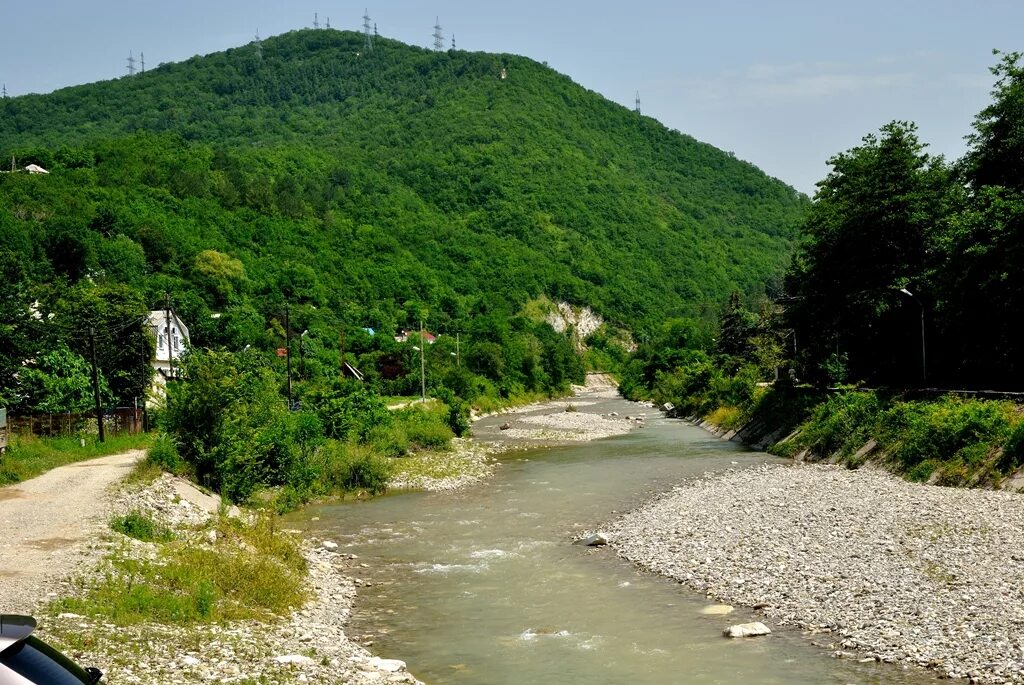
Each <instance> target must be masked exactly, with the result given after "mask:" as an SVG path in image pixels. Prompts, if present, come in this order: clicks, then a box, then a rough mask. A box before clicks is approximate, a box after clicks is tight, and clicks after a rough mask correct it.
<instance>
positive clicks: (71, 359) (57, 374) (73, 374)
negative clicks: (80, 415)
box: [17, 345, 111, 414]
mask: <svg viewBox="0 0 1024 685" xmlns="http://www.w3.org/2000/svg"><path fill="white" fill-rule="evenodd" d="M99 380H100V396H101V399H102V398H105V402H104V404H105V405H109V404H110V401H111V394H110V387H109V385H108V384H107V379H106V378H104V377H102V376H101V377H100V378H99ZM18 381H19V382H18V386H17V387H18V391H19V392H20V393H21V394H22V395H23V397H24V399H23V400H22V407H24V409H25V410H26V411H27V412H31V413H38V414H58V413H61V412H85V411H89V410H90V409H92V408H93V406H94V397H93V388H92V368H91V367H90V365H89V362H87V361H86V360H85V359H83V358H82V357H81V355H78V354H75V353H74V352H72V351H71V350H70V349H68V348H67V347H66V346H64V345H59V346H58V347H56V348H54V349H52V350H50V351H49V352H46V353H45V354H43V355H42V356H40V357H39V358H38V359H36V360H35V363H34V364H33V365H31V366H28V367H26V368H25V369H24V370H23V371H22V372H21V373H20V374H19V377H18Z"/></svg>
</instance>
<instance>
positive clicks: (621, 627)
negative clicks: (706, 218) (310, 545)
mask: <svg viewBox="0 0 1024 685" xmlns="http://www.w3.org/2000/svg"><path fill="white" fill-rule="evenodd" d="M580 411H590V412H598V413H607V412H610V411H618V412H620V413H621V414H623V415H625V414H629V413H631V412H632V413H639V412H642V411H647V413H648V414H649V415H653V412H652V411H651V410H644V409H640V408H638V405H635V404H630V403H627V402H625V401H623V400H618V399H605V400H600V401H598V402H597V403H596V404H591V405H587V406H581V407H580ZM501 421H502V419H500V418H495V419H485V420H484V421H481V422H479V423H478V424H477V425H476V426H475V427H474V431H475V432H476V433H477V434H478V435H480V436H482V438H483V439H487V438H488V437H498V435H499V432H498V431H497V428H496V426H497V425H498V424H499V423H500V422H501ZM647 423H648V425H647V426H646V427H644V428H642V429H639V430H636V431H634V432H633V433H630V434H628V435H624V436H619V437H615V438H609V439H605V440H599V441H594V442H590V443H584V444H578V445H574V446H569V447H548V448H542V449H531V450H527V451H518V452H512V453H509V454H507V455H505V456H504V457H503V458H502V464H501V465H500V466H499V468H498V470H497V472H496V474H495V475H494V476H493V477H492V478H491V479H490V480H489V481H488V482H487V483H486V484H484V485H481V486H475V487H471V488H469V489H466V490H465V491H463V492H459V493H455V494H450V493H449V494H430V493H399V494H394V495H389V496H386V497H381V498H377V499H373V500H370V501H366V502H347V503H339V504H332V505H322V506H318V507H313V508H310V509H307V510H305V511H304V512H303V514H302V517H303V518H305V519H307V522H306V523H305V524H304V525H305V526H306V527H307V528H308V529H309V530H310V531H311V532H312V533H313V534H316V535H319V536H322V537H325V538H330V539H333V540H335V541H336V542H338V543H339V545H340V546H341V551H343V552H347V553H352V554H357V555H358V556H359V557H360V559H359V561H360V562H362V563H365V564H366V567H365V568H363V569H361V576H360V577H361V578H362V579H363V580H365V581H369V582H370V583H372V586H370V587H365V588H360V590H359V600H358V602H357V605H356V610H355V613H354V614H353V618H352V623H351V624H350V626H349V628H348V632H349V634H350V636H353V637H355V636H362V637H363V638H364V639H365V641H367V642H370V641H372V647H371V649H372V651H374V653H376V654H379V655H381V656H384V657H388V658H398V659H403V660H405V661H406V662H408V664H409V668H410V670H411V671H412V672H413V674H415V675H416V676H417V677H418V678H420V679H421V680H423V681H424V682H426V683H429V684H434V683H437V684H442V683H456V684H463V683H466V684H468V683H474V684H476V683H487V684H494V685H497V684H506V683H507V684H509V685H524V684H525V685H547V684H552V685H555V684H558V685H565V684H567V683H587V684H598V683H602V684H603V683H608V684H612V683H614V684H622V683H631V684H646V683H651V684H655V683H656V684H659V685H663V684H666V683H695V684H700V683H729V684H732V683H762V684H771V683H787V684H795V683H814V684H822V683H837V684H842V683H879V684H880V683H908V684H909V683H924V682H933V680H934V679H933V678H932V677H931V676H930V675H928V674H925V673H923V672H921V671H919V670H904V669H902V668H901V667H898V666H892V665H886V664H875V663H867V664H860V663H857V662H856V661H851V660H835V659H832V658H831V657H830V656H829V652H828V650H827V649H825V648H822V647H818V646H815V645H814V644H812V640H815V639H817V640H818V641H821V642H827V641H828V636H827V635H822V636H817V637H808V636H805V635H803V634H802V633H801V632H799V631H796V630H787V629H785V628H781V629H776V632H774V633H773V634H772V635H771V636H768V637H766V638H751V639H746V640H729V639H726V638H723V637H722V634H721V633H722V629H723V628H725V627H727V626H729V625H732V624H734V623H743V622H747V621H750V620H758V617H757V616H755V615H754V614H753V613H752V612H750V611H748V610H743V609H737V610H736V611H735V612H734V613H733V614H731V615H729V616H716V615H707V614H704V613H702V610H704V609H706V608H708V607H709V606H711V604H712V602H710V601H709V600H707V599H706V598H705V597H704V596H703V595H701V594H698V593H695V592H693V591H692V590H689V589H687V588H685V587H683V586H681V585H678V584H676V583H674V582H672V581H669V580H665V579H662V578H659V577H655V576H652V575H649V574H644V573H640V572H638V571H637V570H636V569H634V568H633V566H632V565H630V564H629V563H627V562H624V561H622V560H620V559H618V558H617V557H616V556H615V555H614V553H613V552H612V551H611V550H609V549H588V548H583V547H580V546H575V545H571V544H570V542H571V540H572V538H573V536H574V535H575V534H577V533H578V532H580V531H582V530H584V529H594V528H598V527H600V524H601V523H602V522H603V521H607V520H609V519H611V518H613V517H615V515H616V513H617V512H625V511H628V510H629V509H631V508H633V507H635V506H637V505H639V504H640V503H642V502H643V501H644V500H646V499H648V498H649V497H650V496H651V495H653V494H654V493H657V492H661V491H664V490H667V489H669V488H671V486H672V485H674V484H676V483H677V482H679V481H680V480H683V479H685V478H689V477H695V476H699V475H701V474H704V473H706V472H709V471H717V470H722V469H728V468H740V467H743V466H751V465H755V464H761V463H764V462H765V461H771V460H773V458H772V457H770V456H767V455H765V454H762V453H755V452H751V451H748V450H746V449H745V448H743V447H741V446H738V445H736V444H734V443H730V442H725V441H722V440H719V439H717V438H714V437H713V436H711V435H709V434H708V433H706V432H705V431H703V430H701V429H699V428H696V427H693V426H690V425H687V424H685V423H683V422H681V421H677V420H671V419H664V418H655V419H653V420H652V419H649V420H648V422H647ZM314 518H318V519H319V520H314Z"/></svg>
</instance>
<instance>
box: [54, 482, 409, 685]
mask: <svg viewBox="0 0 1024 685" xmlns="http://www.w3.org/2000/svg"><path fill="white" fill-rule="evenodd" d="M219 505H220V503H219V501H218V500H217V498H215V497H211V496H209V495H206V494H204V493H201V492H199V491H198V490H196V489H195V487H194V486H192V485H191V484H190V483H188V482H186V481H184V480H181V479H178V478H175V477H173V476H170V475H166V474H165V475H163V476H161V477H160V478H159V479H158V480H156V481H155V482H153V483H151V484H149V485H146V486H143V487H139V486H134V487H132V486H129V487H127V488H125V489H124V490H123V491H122V492H121V493H120V494H119V495H118V496H117V499H116V501H115V505H114V506H115V510H117V511H120V512H129V511H131V512H139V513H142V514H144V515H146V516H148V517H149V518H151V519H152V520H153V521H155V522H156V523H157V524H158V525H160V526H166V527H167V528H169V529H170V530H172V531H173V533H174V535H175V536H176V537H177V540H176V542H175V543H174V544H183V545H188V546H190V547H192V548H199V549H209V550H214V549H215V548H216V547H217V546H218V545H223V544H226V543H225V542H224V541H223V540H221V539H219V537H218V534H217V531H216V529H214V528H211V527H210V523H211V519H212V517H213V516H215V515H216V512H217V510H218V508H219ZM233 513H234V515H236V516H242V517H245V516H248V514H246V513H245V512H241V511H235V512H233ZM276 534H277V535H297V534H298V532H297V531H295V532H288V531H279V532H278V533H276ZM110 548H111V550H112V552H113V553H114V554H120V555H128V556H129V557H130V558H135V559H153V558H156V556H157V554H158V551H157V547H156V543H144V542H140V541H138V540H134V539H132V538H127V537H125V536H121V535H117V534H113V533H111V541H110ZM301 549H302V554H303V556H304V557H305V561H306V565H307V569H308V575H307V578H306V583H305V585H306V589H307V591H308V595H309V600H308V601H307V602H306V604H305V605H304V606H302V607H296V609H295V610H294V612H293V613H292V614H291V615H290V616H286V617H281V618H279V619H276V620H270V621H253V620H246V621H229V622H226V623H199V624H191V625H176V624H167V623H151V622H144V623H136V624H128V625H116V624H115V623H114V622H108V621H107V620H105V619H102V618H91V617H88V616H83V615H78V614H75V613H67V612H61V611H60V610H59V608H54V609H52V610H51V611H50V612H49V613H48V614H44V615H42V616H41V617H40V618H41V619H42V621H41V626H40V634H41V635H43V636H44V637H47V639H53V640H54V641H55V642H56V643H57V644H60V645H62V646H63V647H64V648H65V649H67V650H68V651H69V652H70V653H71V654H72V655H73V656H74V657H75V659H76V660H78V661H80V662H82V663H87V664H90V665H96V666H99V667H100V668H101V670H103V671H104V672H105V673H106V676H105V678H104V682H109V683H111V685H119V684H132V685H143V684H145V685H167V684H169V683H191V682H218V683H255V682H259V683H267V684H277V683H282V684H283V683H299V682H315V683H325V684H327V683H354V684H356V685H364V684H369V683H378V684H379V683H410V684H416V683H418V682H419V681H418V680H416V679H415V678H414V677H413V676H412V675H411V674H410V673H408V671H407V670H406V667H405V664H404V663H403V662H401V661H397V660H389V659H380V658H378V657H375V656H373V655H372V654H370V653H369V652H368V651H367V650H366V649H364V648H363V647H361V646H360V645H358V644H356V643H354V642H352V641H351V640H349V639H348V638H347V636H346V635H345V624H346V623H347V620H348V616H349V612H350V610H351V607H352V602H353V601H354V599H355V594H356V588H357V586H359V585H361V584H363V581H361V580H360V579H359V578H358V577H357V576H358V574H359V571H360V569H361V568H362V567H361V564H360V562H359V561H358V559H356V558H355V557H354V556H352V555H349V554H343V553H339V552H338V551H337V545H334V544H333V543H331V542H330V541H316V540H306V541H304V542H303V543H302V547H301ZM107 572H110V569H107V568H106V567H104V566H101V567H100V569H99V571H98V572H97V573H91V574H90V578H88V579H80V580H78V581H77V582H72V583H70V584H69V585H68V586H67V587H65V588H64V591H63V592H62V593H61V594H63V595H65V596H67V595H75V594H76V593H81V592H84V591H85V588H87V587H88V586H89V584H90V579H91V578H95V577H97V576H98V577H102V576H103V574H104V573H107Z"/></svg>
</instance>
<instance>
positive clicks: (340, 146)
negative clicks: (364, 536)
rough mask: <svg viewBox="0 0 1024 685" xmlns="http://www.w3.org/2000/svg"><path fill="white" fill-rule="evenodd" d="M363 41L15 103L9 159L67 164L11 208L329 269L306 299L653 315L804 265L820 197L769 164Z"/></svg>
mask: <svg viewBox="0 0 1024 685" xmlns="http://www.w3.org/2000/svg"><path fill="white" fill-rule="evenodd" d="M363 41H364V39H363V37H362V36H361V35H359V34H356V33H348V32H340V31H331V30H327V31H297V32H293V33H289V34H286V35H283V36H280V37H277V38H274V39H270V40H265V41H263V43H262V50H261V52H262V57H261V56H260V51H258V50H257V47H256V46H255V45H248V46H244V47H241V48H237V49H233V50H228V51H226V52H223V53H218V54H214V55H210V56H206V57H194V58H192V59H190V60H188V61H186V62H183V63H180V64H164V65H161V66H159V67H158V68H156V69H154V70H151V71H149V72H147V73H145V74H139V75H136V76H134V77H125V78H121V79H118V80H114V81H109V82H103V83H96V84H90V85H85V86H79V87H74V88H67V89H64V90H61V91H58V92H56V93H52V94H49V95H42V96H36V95H32V96H25V97H20V98H13V99H9V100H6V101H4V102H3V103H2V105H0V113H2V116H0V151H2V152H3V153H5V155H6V156H7V157H9V156H10V154H12V153H13V154H16V155H18V156H19V159H20V160H21V161H22V162H27V161H30V158H34V159H37V161H40V162H42V163H43V164H42V165H43V166H46V167H47V168H55V169H56V170H58V171H59V174H58V177H56V178H55V177H53V176H51V177H50V178H47V179H45V180H42V179H29V180H25V179H18V181H21V182H17V181H15V180H14V179H8V183H5V184H4V185H5V188H4V191H3V194H4V196H5V198H4V199H5V200H9V201H8V202H5V203H4V204H5V205H6V207H7V208H8V209H11V208H12V206H11V205H12V204H14V203H20V204H21V205H22V206H23V207H25V206H28V205H31V204H32V203H34V202H39V203H42V204H47V203H50V202H53V201H54V200H57V198H54V197H53V196H54V195H58V196H60V195H64V196H65V197H67V195H69V194H71V195H74V196H75V197H76V198H77V202H76V207H75V208H74V210H73V211H74V215H73V216H72V215H68V214H67V213H64V212H62V214H64V215H63V216H59V217H58V216H54V217H53V218H51V219H49V220H48V221H47V222H44V223H46V224H47V226H45V227H44V228H49V227H50V226H49V225H50V224H51V223H65V224H67V223H79V224H83V225H85V226H86V227H88V226H90V225H93V226H95V225H96V224H97V223H100V224H103V223H106V224H108V225H107V227H106V233H109V234H113V235H110V236H106V237H114V236H115V235H119V236H124V237H126V238H128V239H130V240H132V241H133V242H135V243H137V244H139V245H141V246H142V247H143V248H144V249H146V250H148V251H147V253H146V268H145V269H144V271H148V272H153V271H169V272H171V273H174V272H179V273H180V272H182V271H185V270H188V269H191V268H192V267H193V266H194V263H193V261H194V258H195V256H196V255H197V254H198V253H199V252H200V251H201V250H202V249H204V248H216V249H219V250H222V251H224V252H225V253H227V254H229V255H231V256H233V257H236V258H239V259H241V260H242V261H243V263H244V264H245V265H246V267H247V271H248V272H249V275H250V280H253V281H254V283H256V284H258V285H264V286H266V287H268V289H271V290H273V289H285V288H283V287H282V286H284V285H285V284H283V283H280V281H281V280H282V279H286V278H287V275H286V274H287V273H288V271H289V270H291V271H294V270H296V269H298V270H300V271H302V270H304V269H308V268H312V269H313V273H311V274H306V276H308V277H309V278H308V280H311V281H313V282H311V283H307V284H305V286H308V287H304V286H303V285H301V284H295V285H296V286H297V289H298V290H304V292H295V293H290V294H292V295H294V296H296V297H305V298H310V299H312V300H314V301H316V302H318V303H320V304H323V305H326V306H337V305H338V304H339V300H345V301H351V300H355V301H357V302H359V303H360V304H361V305H364V306H367V307H368V306H370V305H377V303H378V302H380V301H381V300H382V299H387V298H392V299H395V300H396V301H398V302H402V301H405V300H408V299H418V300H423V301H426V302H429V303H431V304H433V305H435V306H437V305H439V304H441V303H443V302H447V301H450V300H455V299H459V298H462V297H465V296H467V295H469V296H472V295H478V294H487V295H489V296H500V297H499V299H500V300H505V301H512V302H518V301H521V300H523V299H524V298H526V297H527V296H532V295H536V294H538V293H541V292H546V293H548V294H550V295H553V296H556V297H559V298H563V299H567V300H570V301H574V302H578V303H586V304H591V305H593V306H595V307H596V308H598V309H599V310H600V311H601V312H602V313H604V314H605V315H607V316H609V317H611V318H612V319H615V320H619V321H622V322H628V323H630V324H634V325H635V324H638V323H641V322H642V321H644V320H645V319H647V318H649V317H652V316H658V315H660V314H662V313H664V312H667V311H679V310H686V309H690V308H692V307H693V306H694V305H695V304H698V303H702V302H705V301H715V302H717V301H720V300H722V299H724V297H725V296H726V295H727V294H728V293H729V292H730V291H731V290H733V289H736V288H739V289H741V290H744V291H749V292H754V291H758V290H760V289H761V288H762V287H763V284H764V282H765V280H766V279H767V278H768V277H769V276H771V275H772V274H774V273H776V272H777V271H778V270H779V269H780V268H781V267H782V266H783V265H784V263H785V260H786V257H787V248H788V245H789V239H790V237H791V232H792V228H793V225H794V224H795V223H796V222H797V220H798V219H799V217H800V216H801V214H802V212H803V209H804V206H805V202H804V200H803V199H802V198H800V197H798V195H797V193H795V192H794V191H793V190H792V189H791V188H789V187H787V186H785V185H784V184H782V183H780V182H778V181H775V180H772V179H770V178H767V177H766V176H765V175H764V174H762V173H761V172H760V171H759V170H757V169H756V168H755V167H753V166H751V165H749V164H746V163H744V162H741V161H738V160H736V159H734V158H733V157H732V156H731V155H729V154H727V153H723V152H721V151H719V150H717V149H715V148H713V147H711V146H709V145H705V144H702V143H699V142H697V141H695V140H693V139H692V138H690V137H688V136H685V135H681V134H679V133H675V132H672V131H669V130H667V129H665V128H664V127H663V126H661V125H660V124H658V123H657V122H656V121H654V120H652V119H650V118H645V117H639V116H637V115H636V114H635V113H633V112H630V111H628V110H627V109H625V108H623V107H620V106H618V105H615V104H613V103H611V102H609V101H607V100H605V99H604V98H602V97H601V96H599V95H597V94H595V93H593V92H589V91H587V90H585V89H583V88H581V87H579V86H578V85H576V84H574V83H573V82H572V81H571V80H569V79H568V78H566V77H565V76H562V75H560V74H557V73H556V72H554V71H552V70H551V69H548V68H547V67H545V66H543V65H540V64H537V63H536V62H533V61H531V60H529V59H526V58H522V57H515V56H512V55H492V54H484V53H468V52H458V51H452V52H441V53H437V52H429V51H426V50H423V49H419V48H415V47H410V46H407V45H404V44H401V43H398V42H396V41H390V40H386V39H378V40H377V41H376V42H375V44H374V49H373V50H372V52H367V51H366V50H365V46H364V42H363ZM503 71H504V74H505V75H506V77H505V78H502V73H503ZM141 132H145V133H141ZM125 136H129V138H128V139H126V138H125ZM30 146H40V147H43V148H45V150H36V151H30V150H27V149H26V148H29V147H30ZM47 151H49V152H47ZM47 165H49V166H47ZM11 185H14V186H16V187H14V188H12V187H10V186H11ZM43 185H46V186H48V187H47V188H45V189H44V188H41V187H40V186H43ZM48 196H49V197H48ZM57 201H60V200H57ZM12 218H14V219H15V224H16V225H15V226H13V227H11V226H10V224H11V219H12ZM33 223H37V222H34V221H28V222H24V220H20V221H19V220H17V218H16V217H11V216H9V215H7V216H5V218H4V225H5V232H9V231H12V230H13V232H15V233H17V232H28V233H37V231H36V229H35V227H34V226H32V225H31V224H33ZM17 224H20V225H17ZM147 226H148V231H149V235H140V231H143V230H144V228H145V227H147ZM242 227H244V228H242ZM19 229H20V231H19ZM99 233H100V234H101V235H102V234H103V233H104V231H102V230H101V231H100V232H99ZM153 243H159V247H157V246H156V245H154V244H153ZM125 244H127V243H125ZM147 245H148V246H147ZM160 251H164V252H168V251H169V252H172V253H173V256H171V255H168V254H157V253H158V252H160ZM36 256H38V254H37V255H36ZM267 256H271V257H272V259H271V260H270V261H269V262H266V261H264V258H265V257H267ZM168 257H169V259H168ZM90 266H91V265H90ZM99 266H104V265H99ZM263 269H267V270H269V271H271V272H274V273H267V274H265V275H263V274H261V275H260V277H259V278H258V279H257V278H252V277H253V276H255V275H256V274H257V273H258V272H259V271H261V270H263ZM300 280H301V279H300ZM211 304H212V303H211ZM448 306H449V307H454V306H453V305H448ZM450 313H452V314H455V313H456V312H455V311H452V312H450ZM389 314H390V315H391V316H395V315H397V317H398V319H401V314H400V313H398V312H389ZM378 323H379V322H378ZM399 323H400V324H401V323H404V321H399Z"/></svg>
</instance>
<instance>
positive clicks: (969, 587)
mask: <svg viewBox="0 0 1024 685" xmlns="http://www.w3.org/2000/svg"><path fill="white" fill-rule="evenodd" d="M606 532H607V534H608V537H609V540H610V542H611V544H612V545H613V546H614V548H615V549H616V550H617V552H618V553H619V554H620V555H621V556H622V557H624V558H626V559H628V560H630V561H632V562H634V563H636V564H637V565H638V566H640V567H641V568H644V569H646V570H649V571H653V572H655V573H659V574H662V575H665V576H668V577H670V578H673V579H675V580H678V581H679V582H681V583H684V584H686V585H688V586H690V587H692V588H694V589H696V590H698V591H701V592H706V593H707V594H708V595H709V596H710V597H714V598H715V599H716V600H718V601H723V602H729V603H735V604H742V605H746V606H752V607H759V608H762V609H763V611H764V614H765V617H766V620H767V621H769V622H772V623H774V624H775V625H791V626H797V627H799V628H802V629H805V630H807V631H810V632H812V633H819V634H820V635H819V636H818V637H817V638H816V641H817V642H818V643H820V644H821V645H822V646H825V647H826V648H828V649H830V650H833V652H834V654H835V656H837V657H853V656H854V655H855V654H854V653H856V656H857V658H865V657H868V658H875V659H878V660H881V661H887V662H895V663H902V664H907V665H910V664H913V665H917V666H922V667H927V668H931V669H934V670H936V671H939V672H940V673H942V674H945V675H948V676H951V677H970V678H973V679H974V680H975V681H977V682H989V683H1007V682H1024V642H1022V640H1021V629H1022V626H1024V590H1022V588H1024V565H1022V563H1021V561H1022V560H1024V553H1022V552H1021V550H1022V549H1024V499H1021V497H1020V496H1019V495H1015V494H1010V493H1005V492H993V491H983V490H963V489H953V488H941V487H933V486H927V485H920V484H914V483H908V482H906V481H903V480H900V479H898V478H896V477H895V476H892V475H890V474H888V473H885V472H883V471H881V470H879V469H875V468H871V467H865V468H862V469H859V470H849V469H846V468H842V467H837V466H826V465H815V466H803V465H796V466H793V467H787V466H766V467H761V468H756V469H748V470H740V471H731V472H727V473H725V474H724V475H720V476H713V477H708V478H706V479H703V480H700V481H697V482H693V483H688V484H684V485H681V486H678V487H676V488H675V489H673V490H672V491H670V492H668V493H666V494H665V495H664V496H662V497H661V498H659V499H657V500H656V501H654V502H652V503H650V504H648V505H646V506H644V507H642V508H640V509H638V510H636V511H634V512H632V513H630V514H627V515H626V516H624V517H622V518H621V519H619V520H618V521H616V522H614V523H613V524H612V525H611V526H610V527H608V528H607V530H606Z"/></svg>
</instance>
